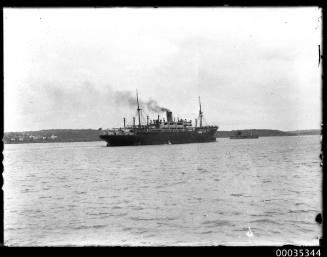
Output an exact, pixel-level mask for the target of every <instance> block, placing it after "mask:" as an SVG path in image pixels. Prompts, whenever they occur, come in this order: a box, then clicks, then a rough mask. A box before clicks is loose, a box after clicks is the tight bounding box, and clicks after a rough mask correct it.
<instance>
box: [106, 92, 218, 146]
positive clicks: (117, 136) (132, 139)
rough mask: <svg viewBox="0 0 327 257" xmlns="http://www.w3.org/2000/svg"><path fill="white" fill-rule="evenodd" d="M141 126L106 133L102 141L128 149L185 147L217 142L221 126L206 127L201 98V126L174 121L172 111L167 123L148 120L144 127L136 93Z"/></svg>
mask: <svg viewBox="0 0 327 257" xmlns="http://www.w3.org/2000/svg"><path fill="white" fill-rule="evenodd" d="M136 100H137V106H136V107H137V109H136V110H137V116H138V125H136V124H135V117H133V124H132V125H126V123H125V118H124V127H121V128H113V129H107V130H103V131H102V132H101V134H100V138H101V139H102V140H104V141H106V142H107V146H127V145H159V144H169V145H171V144H185V143H204V142H215V141H216V133H217V130H218V126H203V125H202V117H203V112H202V110H201V102H200V98H199V104H200V111H199V125H198V124H197V119H195V126H192V121H191V120H186V119H178V118H177V119H176V120H175V118H173V115H172V112H171V111H169V110H166V115H167V116H166V118H167V119H166V120H165V119H164V118H163V119H160V117H159V115H158V118H157V119H153V120H150V119H149V116H147V117H146V118H147V119H146V123H145V124H141V108H140V104H139V100H138V95H137V93H136Z"/></svg>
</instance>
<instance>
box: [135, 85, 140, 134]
mask: <svg viewBox="0 0 327 257" xmlns="http://www.w3.org/2000/svg"><path fill="white" fill-rule="evenodd" d="M136 101H137V116H138V118H139V128H140V127H141V117H140V111H141V108H140V105H139V96H138V94H137V89H136Z"/></svg>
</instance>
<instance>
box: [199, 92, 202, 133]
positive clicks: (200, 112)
mask: <svg viewBox="0 0 327 257" xmlns="http://www.w3.org/2000/svg"><path fill="white" fill-rule="evenodd" d="M199 105H200V111H199V117H200V128H202V116H203V113H202V110H201V100H200V96H199Z"/></svg>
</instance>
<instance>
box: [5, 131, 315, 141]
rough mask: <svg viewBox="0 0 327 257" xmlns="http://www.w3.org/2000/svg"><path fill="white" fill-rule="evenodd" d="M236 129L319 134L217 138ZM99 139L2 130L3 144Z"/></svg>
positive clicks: (92, 135) (72, 133) (77, 134)
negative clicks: (236, 135)
mask: <svg viewBox="0 0 327 257" xmlns="http://www.w3.org/2000/svg"><path fill="white" fill-rule="evenodd" d="M238 131H240V132H242V134H245V135H249V134H251V133H252V134H253V135H258V136H259V137H273V136H301V135H320V130H319V129H310V130H295V131H281V130H272V129H246V130H232V131H224V130H222V131H218V133H217V138H226V137H227V138H228V137H230V136H232V135H235V134H236V133H237V132H238ZM90 141H100V138H99V130H96V129H50V130H39V131H24V132H4V137H3V142H4V143H5V144H22V143H50V142H90Z"/></svg>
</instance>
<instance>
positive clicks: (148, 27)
mask: <svg viewBox="0 0 327 257" xmlns="http://www.w3.org/2000/svg"><path fill="white" fill-rule="evenodd" d="M321 29H322V27H321V10H320V9H318V8H313V7H311V8H157V9H154V8H112V9H95V8H90V9H49V8H46V9H11V8H5V9H4V129H5V131H6V132H8V131H23V130H40V129H51V128H56V129H63V128H94V129H97V128H99V127H102V128H109V127H117V126H121V125H122V118H123V117H126V118H127V120H128V122H129V123H130V122H131V120H132V117H133V116H135V109H136V107H134V106H131V105H130V104H129V103H130V102H129V103H128V101H129V100H128V99H127V98H128V97H127V96H133V97H134V96H135V90H136V88H137V89H138V92H139V97H140V99H141V100H142V103H145V102H146V101H148V100H150V99H152V100H156V101H157V102H158V104H159V105H160V106H162V107H165V108H169V109H170V110H172V111H173V115H174V116H176V117H180V118H187V119H193V120H194V118H196V117H197V114H198V96H201V101H202V108H203V111H204V115H205V120H206V122H207V123H208V124H215V125H218V126H219V129H220V130H232V129H248V128H267V129H280V130H296V129H316V128H320V123H321V66H318V45H319V44H321ZM129 91H130V93H129ZM144 105H145V104H144ZM142 107H143V109H144V111H145V115H146V114H149V115H150V116H151V117H153V118H154V117H156V116H157V114H156V113H154V112H150V111H149V110H147V109H146V108H145V106H142Z"/></svg>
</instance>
